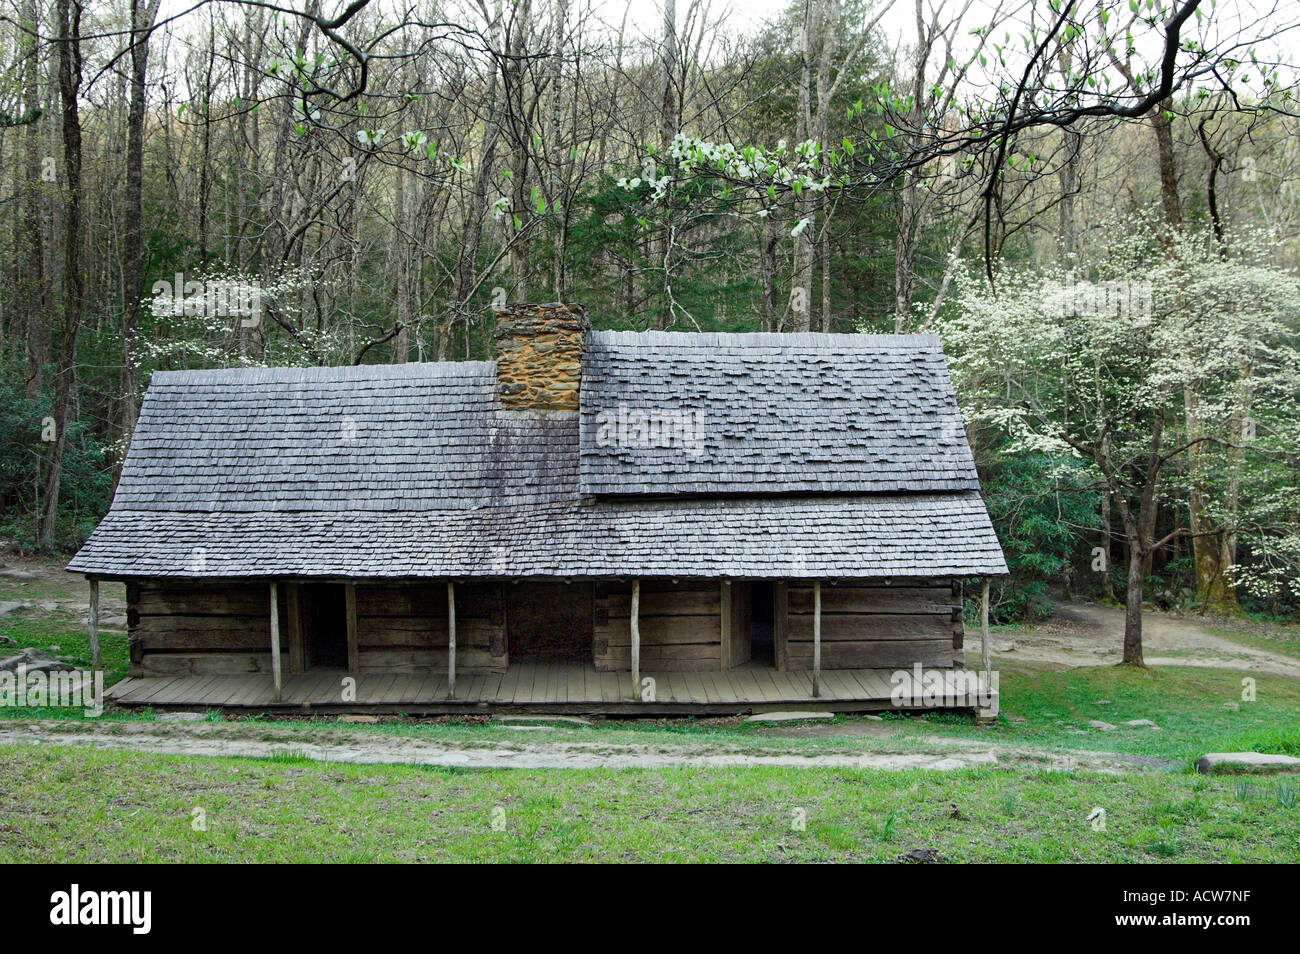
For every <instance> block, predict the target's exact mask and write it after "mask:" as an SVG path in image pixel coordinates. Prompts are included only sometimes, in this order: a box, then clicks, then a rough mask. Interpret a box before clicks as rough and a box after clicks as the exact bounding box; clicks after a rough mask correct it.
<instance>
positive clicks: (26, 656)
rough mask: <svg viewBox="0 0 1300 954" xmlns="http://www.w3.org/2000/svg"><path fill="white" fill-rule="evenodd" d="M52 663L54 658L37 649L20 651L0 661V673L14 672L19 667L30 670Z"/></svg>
mask: <svg viewBox="0 0 1300 954" xmlns="http://www.w3.org/2000/svg"><path fill="white" fill-rule="evenodd" d="M47 662H54V657H53V656H51V655H49V654H48V653H44V652H41V651H40V650H39V649H20V650H19V651H18V652H17V654H15V655H13V656H10V657H9V658H8V659H0V672H15V671H16V670H17V669H18V667H19V666H26V667H27V668H28V669H31V668H32V667H33V666H37V665H40V664H41V663H47Z"/></svg>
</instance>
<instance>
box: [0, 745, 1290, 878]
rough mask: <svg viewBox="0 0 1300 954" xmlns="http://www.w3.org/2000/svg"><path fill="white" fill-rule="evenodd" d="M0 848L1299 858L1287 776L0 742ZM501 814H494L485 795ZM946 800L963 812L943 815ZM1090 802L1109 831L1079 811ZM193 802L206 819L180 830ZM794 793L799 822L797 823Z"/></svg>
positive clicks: (385, 856) (61, 855) (314, 854)
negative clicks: (478, 760) (476, 760)
mask: <svg viewBox="0 0 1300 954" xmlns="http://www.w3.org/2000/svg"><path fill="white" fill-rule="evenodd" d="M0 774H3V777H4V778H5V781H6V784H5V786H4V790H3V792H2V793H0V861H5V862H8V861H35V860H54V861H72V860H76V861H118V862H132V861H313V860H320V861H325V860H329V861H372V860H373V861H378V860H401V861H429V860H447V861H486V860H493V861H555V860H564V861H580V860H605V861H621V860H640V861H688V860H690V861H753V860H766V861H784V860H806V861H827V860H835V861H890V860H896V859H897V858H898V857H899V856H900V855H901V854H902V853H903V852H905V851H907V850H909V849H912V848H930V849H932V850H935V851H937V852H938V853H939V854H940V856H941V857H943V858H945V859H947V860H952V861H1012V860H1014V861H1169V860H1181V861H1246V860H1249V861H1294V860H1295V859H1296V858H1297V857H1300V813H1298V812H1297V808H1296V800H1297V799H1296V788H1295V784H1294V782H1281V781H1277V780H1233V779H1223V778H1216V779H1204V778H1198V777H1196V776H1191V775H1135V776H1112V775H1103V774H1084V775H1071V774H1064V773H1041V774H1040V773H1016V772H1006V771H998V770H987V771H966V772H958V773H952V774H943V773H933V772H929V773H927V772H860V771H843V770H823V769H802V770H779V769H768V768H754V769H734V770H726V771H703V770H695V769H690V768H682V769H672V770H667V771H643V770H626V771H612V770H600V771H550V772H520V771H497V772H460V771H452V770H426V769H418V768H408V767H360V766H335V765H320V764H312V763H306V762H298V761H294V760H284V761H252V760H239V759H189V758H177V757H168V756H152V755H138V754H124V753H109V752H96V751H90V750H83V749H32V748H22V749H18V748H13V747H10V748H0ZM498 806H499V807H500V808H501V809H502V810H503V811H504V815H503V816H502V817H503V820H504V822H505V830H504V831H494V830H493V829H492V817H493V809H494V808H497V807H498ZM952 806H955V807H956V809H957V811H958V812H959V813H960V817H953V815H952ZM1096 807H1102V808H1105V809H1106V812H1107V830H1106V831H1105V832H1094V831H1093V830H1092V829H1091V827H1090V826H1089V825H1088V823H1087V821H1086V818H1087V815H1088V813H1089V812H1090V811H1091V810H1092V809H1094V808H1096ZM195 809H202V811H203V813H204V817H205V822H206V831H195V830H193V827H192V819H193V818H194V810H195ZM796 809H803V810H804V811H805V812H806V817H807V826H806V830H804V831H797V830H793V828H792V825H791V820H792V818H793V817H794V813H795V811H796Z"/></svg>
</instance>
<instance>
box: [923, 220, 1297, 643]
mask: <svg viewBox="0 0 1300 954" xmlns="http://www.w3.org/2000/svg"><path fill="white" fill-rule="evenodd" d="M1154 234H1155V233H1154V232H1153V230H1151V229H1149V228H1148V227H1147V223H1145V222H1142V221H1138V222H1131V223H1126V224H1122V225H1120V226H1117V228H1116V229H1115V237H1114V239H1113V241H1112V244H1111V245H1110V247H1109V248H1108V249H1105V250H1104V254H1102V255H1100V256H1099V257H1098V259H1097V260H1096V261H1094V262H1093V263H1092V266H1091V270H1090V271H1089V272H1088V273H1086V274H1082V275H1080V274H1069V273H1065V272H1061V271H1059V270H1052V269H1041V268H1015V267H1010V266H1002V267H1000V268H997V269H996V270H995V279H996V283H995V285H994V286H990V285H989V283H988V282H987V280H986V278H985V277H984V276H983V275H979V274H977V272H978V269H976V268H971V269H970V270H968V271H966V272H965V273H963V274H961V275H959V277H958V278H957V280H956V283H955V284H956V286H957V287H956V290H955V297H954V300H953V301H952V303H951V307H950V308H949V309H948V310H947V313H946V314H944V315H943V316H941V318H940V320H939V331H940V334H941V335H942V336H943V338H944V342H945V346H946V349H947V353H948V354H949V356H950V360H951V361H952V364H953V371H954V374H955V376H956V378H957V381H958V386H959V390H960V391H961V394H962V401H963V406H964V407H965V409H966V412H967V414H968V416H969V419H970V423H971V425H972V430H974V431H975V432H976V433H978V432H979V430H980V429H981V428H990V427H991V428H996V429H999V430H1000V431H1001V432H1003V433H1004V434H1006V435H1007V436H1009V437H1010V438H1011V441H1012V450H1013V451H1024V452H1045V453H1048V454H1054V455H1065V456H1068V457H1076V458H1079V459H1081V460H1082V461H1084V462H1086V465H1087V467H1088V469H1089V470H1090V472H1091V473H1092V477H1093V481H1094V486H1095V487H1096V488H1097V489H1098V490H1100V491H1101V492H1103V493H1105V494H1106V495H1108V497H1109V499H1110V501H1111V502H1112V504H1113V507H1114V508H1115V511H1116V513H1117V514H1118V516H1119V524H1120V532H1121V533H1122V534H1123V539H1124V541H1125V543H1126V544H1127V551H1128V566H1127V597H1126V615H1125V630H1124V662H1126V663H1130V664H1133V665H1142V662H1143V660H1142V601H1143V599H1142V598H1143V582H1144V576H1145V567H1146V565H1147V563H1148V559H1149V557H1150V556H1151V554H1153V553H1154V552H1156V551H1158V550H1160V549H1161V548H1163V547H1166V546H1168V545H1169V544H1171V543H1173V542H1174V541H1175V540H1179V539H1184V538H1187V539H1197V538H1201V539H1204V540H1206V541H1210V540H1213V541H1216V542H1217V546H1216V548H1215V549H1216V550H1217V552H1218V553H1219V555H1220V558H1221V559H1223V560H1225V561H1227V562H1229V564H1230V565H1228V566H1222V567H1221V568H1220V575H1221V576H1222V577H1223V578H1224V580H1225V584H1226V585H1228V586H1231V585H1233V584H1238V585H1250V586H1254V587H1260V588H1269V587H1274V588H1275V587H1278V586H1288V587H1292V588H1294V587H1295V586H1296V585H1297V584H1296V581H1297V578H1298V576H1300V564H1297V561H1296V559H1295V555H1296V554H1297V553H1298V552H1300V547H1298V546H1297V542H1298V541H1300V532H1298V531H1297V519H1298V516H1300V499H1298V498H1297V495H1296V493H1295V491H1294V490H1291V491H1286V492H1279V491H1278V490H1277V489H1276V488H1277V487H1278V486H1279V481H1278V479H1277V478H1278V471H1279V469H1280V468H1285V467H1289V466H1294V462H1295V458H1296V455H1297V452H1298V451H1300V443H1297V437H1298V436H1300V435H1298V434H1297V432H1296V427H1295V425H1294V423H1293V422H1292V421H1291V419H1292V418H1293V417H1294V415H1293V413H1291V411H1290V410H1288V409H1289V408H1294V406H1295V402H1296V400H1297V398H1300V279H1298V278H1297V277H1296V276H1295V275H1294V274H1293V273H1291V272H1290V271H1287V270H1285V269H1283V268H1280V267H1277V266H1276V265H1274V264H1273V263H1272V261H1271V257H1272V252H1273V250H1274V248H1273V246H1272V244H1271V243H1270V241H1269V240H1268V237H1267V236H1261V235H1240V236H1236V237H1229V239H1228V240H1227V241H1226V242H1225V243H1223V244H1220V243H1219V242H1218V241H1217V240H1216V239H1215V238H1214V237H1213V236H1211V235H1209V234H1207V233H1202V232H1187V233H1182V234H1178V235H1175V236H1174V237H1173V238H1172V240H1171V241H1172V243H1173V244H1172V246H1168V245H1161V244H1160V242H1157V241H1156V240H1155V238H1154V237H1153V236H1154ZM995 289H996V290H995ZM1189 395H1194V397H1190V396H1189ZM1189 402H1190V403H1189ZM1191 404H1194V413H1189V406H1191ZM1280 485H1281V486H1289V485H1290V484H1289V483H1288V482H1286V481H1285V480H1283V481H1282V482H1281V484H1280ZM1193 495H1196V496H1197V497H1198V499H1197V501H1196V502H1197V503H1198V504H1199V505H1200V511H1201V513H1202V515H1203V519H1201V520H1200V521H1192V520H1190V519H1189V518H1188V516H1187V511H1188V510H1189V509H1191V507H1190V506H1189V500H1191V498H1192V496H1193ZM1171 509H1172V511H1173V513H1174V515H1173V519H1172V520H1170V519H1169V517H1170V510H1171ZM1162 510H1163V511H1164V517H1165V519H1164V521H1163V522H1160V521H1158V516H1159V515H1160V514H1161V512H1162ZM1158 526H1159V527H1160V529H1159V530H1157V527H1158ZM1242 540H1245V541H1248V542H1249V543H1250V545H1251V549H1252V554H1253V555H1254V557H1253V560H1252V565H1251V567H1250V569H1249V571H1247V572H1239V571H1238V570H1237V569H1236V567H1235V562H1234V561H1235V559H1236V555H1235V554H1236V547H1237V546H1238V541H1242Z"/></svg>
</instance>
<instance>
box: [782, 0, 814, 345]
mask: <svg viewBox="0 0 1300 954" xmlns="http://www.w3.org/2000/svg"><path fill="white" fill-rule="evenodd" d="M820 16H821V4H820V2H818V0H808V2H807V3H805V4H804V20H803V31H802V32H801V33H800V35H799V62H800V66H799V105H798V113H797V114H796V116H795V137H794V138H795V141H796V142H797V143H803V142H806V141H808V140H810V139H811V138H812V135H813V132H812V76H813V70H812V46H813V31H814V30H815V29H816V28H817V24H818V21H819V20H820ZM794 218H795V227H796V228H798V229H799V233H798V234H797V235H795V236H794V271H793V274H792V276H791V281H790V312H791V315H792V317H793V319H794V330H795V331H810V330H811V329H812V287H813V236H814V235H815V233H816V231H817V221H816V220H817V211H816V203H815V197H814V196H813V194H812V193H810V192H809V191H808V190H806V189H805V190H804V191H802V192H801V193H799V195H797V196H796V197H795V200H794Z"/></svg>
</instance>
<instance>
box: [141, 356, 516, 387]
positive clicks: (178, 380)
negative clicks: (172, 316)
mask: <svg viewBox="0 0 1300 954" xmlns="http://www.w3.org/2000/svg"><path fill="white" fill-rule="evenodd" d="M495 368H496V362H495V361H410V362H407V363H405V364H356V365H342V366H333V367H309V368H304V367H284V366H277V367H247V368H202V369H198V368H196V369H191V370H183V371H155V372H154V373H153V376H152V378H151V379H150V384H151V385H152V384H203V383H207V384H297V383H307V382H313V381H322V382H327V381H395V380H409V379H429V378H469V377H475V376H479V375H483V374H492V373H495Z"/></svg>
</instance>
